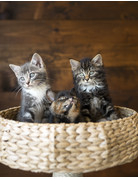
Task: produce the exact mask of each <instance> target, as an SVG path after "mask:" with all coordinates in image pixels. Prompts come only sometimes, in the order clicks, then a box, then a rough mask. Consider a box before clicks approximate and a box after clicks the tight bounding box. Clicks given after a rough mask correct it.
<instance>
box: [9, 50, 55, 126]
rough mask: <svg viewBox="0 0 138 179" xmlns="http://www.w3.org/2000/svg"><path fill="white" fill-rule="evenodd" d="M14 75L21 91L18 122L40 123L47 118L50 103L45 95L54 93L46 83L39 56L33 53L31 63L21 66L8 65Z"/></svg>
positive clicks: (42, 64) (44, 70)
mask: <svg viewBox="0 0 138 179" xmlns="http://www.w3.org/2000/svg"><path fill="white" fill-rule="evenodd" d="M9 66H10V68H11V69H12V70H13V72H14V73H15V75H16V77H17V80H18V84H19V86H20V87H21V89H22V99H21V108H20V111H19V114H18V117H17V118H18V120H19V121H21V122H37V123H41V122H42V121H43V120H46V119H47V118H48V117H49V106H50V104H51V102H50V101H49V100H48V99H47V98H46V93H51V94H52V95H53V98H54V93H53V92H52V91H51V87H50V85H49V82H48V77H47V71H46V68H45V65H44V63H43V60H42V58H41V57H40V55H38V54H37V53H35V54H34V55H33V57H32V60H31V62H28V63H25V64H24V65H22V66H17V65H12V64H10V65H9Z"/></svg>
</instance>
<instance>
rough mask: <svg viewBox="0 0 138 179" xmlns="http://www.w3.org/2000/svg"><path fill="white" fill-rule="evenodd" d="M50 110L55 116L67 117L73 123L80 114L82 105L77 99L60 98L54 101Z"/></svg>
mask: <svg viewBox="0 0 138 179" xmlns="http://www.w3.org/2000/svg"><path fill="white" fill-rule="evenodd" d="M50 110H51V112H52V113H53V114H54V115H60V116H61V117H64V116H65V117H67V118H68V119H69V120H70V121H71V122H73V121H74V120H75V118H76V117H77V116H78V115H79V113H80V103H79V101H78V100H77V98H76V97H66V96H60V97H59V98H57V99H56V100H55V101H53V103H52V104H51V107H50Z"/></svg>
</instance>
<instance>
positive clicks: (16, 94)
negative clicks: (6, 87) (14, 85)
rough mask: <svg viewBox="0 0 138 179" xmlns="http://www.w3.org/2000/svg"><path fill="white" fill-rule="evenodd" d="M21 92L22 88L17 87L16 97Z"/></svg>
mask: <svg viewBox="0 0 138 179" xmlns="http://www.w3.org/2000/svg"><path fill="white" fill-rule="evenodd" d="M21 90H22V87H19V89H18V91H17V92H16V96H17V95H18V93H19V92H20V91H21Z"/></svg>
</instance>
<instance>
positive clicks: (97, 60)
mask: <svg viewBox="0 0 138 179" xmlns="http://www.w3.org/2000/svg"><path fill="white" fill-rule="evenodd" d="M92 62H93V63H94V64H95V65H96V66H102V65H103V61H102V55H101V54H97V55H96V56H95V57H94V58H93V59H92Z"/></svg>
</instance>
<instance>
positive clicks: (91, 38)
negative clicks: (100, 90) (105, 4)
mask: <svg viewBox="0 0 138 179" xmlns="http://www.w3.org/2000/svg"><path fill="white" fill-rule="evenodd" d="M130 27H131V28H130ZM137 37H138V22H137V21H136V22H135V23H133V22H121V21H117V22H112V21H105V22H103V21H101V22H98V21H96V22H95V21H38V22H37V21H29V22H28V21H1V22H0V60H1V64H6V63H7V62H8V63H13V62H14V63H23V62H25V61H26V60H28V59H29V58H28V57H30V58H31V55H32V54H33V53H34V52H39V53H40V55H42V57H43V58H44V59H47V60H46V62H47V64H49V63H50V64H53V65H55V62H56V67H60V68H64V69H65V68H67V67H68V65H69V64H68V63H67V61H68V60H69V58H74V59H78V60H79V59H81V58H83V57H87V56H88V57H93V56H95V55H96V54H97V53H101V54H102V55H103V59H104V63H105V66H107V67H109V66H131V65H132V66H136V65H138V60H137V56H138V50H137V49H138V38H137Z"/></svg>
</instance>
